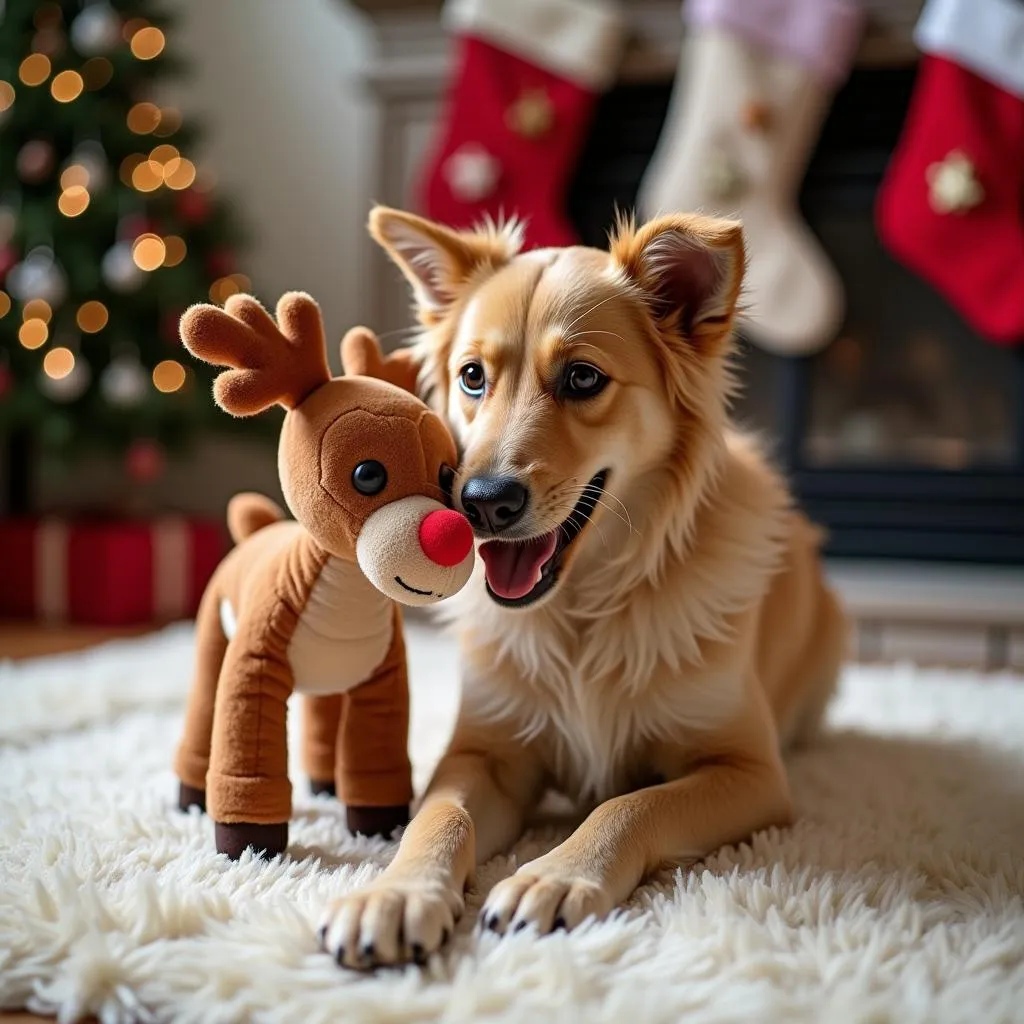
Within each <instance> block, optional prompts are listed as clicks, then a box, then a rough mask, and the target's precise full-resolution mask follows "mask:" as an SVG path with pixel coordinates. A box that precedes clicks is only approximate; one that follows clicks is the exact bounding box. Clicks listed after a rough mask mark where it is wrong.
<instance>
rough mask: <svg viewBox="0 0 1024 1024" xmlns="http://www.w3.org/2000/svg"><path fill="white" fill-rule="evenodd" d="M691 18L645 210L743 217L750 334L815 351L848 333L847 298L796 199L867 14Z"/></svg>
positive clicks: (846, 7) (793, 350)
mask: <svg viewBox="0 0 1024 1024" xmlns="http://www.w3.org/2000/svg"><path fill="white" fill-rule="evenodd" d="M683 15H684V18H685V20H686V22H687V25H688V31H687V42H686V45H685V47H684V50H683V54H682V56H681V58H680V65H679V71H678V74H677V78H676V85H675V89H674V91H673V95H672V101H671V103H670V106H669V112H668V116H667V118H666V122H665V127H664V128H663V130H662V135H661V138H660V140H659V142H658V148H657V151H656V152H655V155H654V158H653V159H652V161H651V165H650V167H649V168H648V170H647V173H646V174H645V176H644V181H643V183H642V185H641V190H640V205H641V209H642V210H643V213H644V214H645V215H646V216H653V215H654V214H657V213H665V212H669V211H672V210H703V211H705V212H709V213H710V212H713V213H718V214H722V215H726V216H735V217H738V218H740V219H741V220H742V221H743V227H744V234H745V239H746V245H747V253H748V258H749V270H748V273H747V278H746V287H745V289H744V299H745V302H746V303H747V309H748V320H747V322H746V323H745V324H744V328H743V330H744V333H745V334H746V335H748V336H749V337H750V339H751V340H752V341H754V342H755V343H757V344H758V345H760V346H761V347H763V348H765V349H767V350H769V351H772V352H777V353H782V354H803V353H808V352H812V351H814V350H816V349H818V348H820V347H822V346H824V345H826V344H828V342H829V341H830V340H831V338H832V335H833V334H834V333H835V331H836V330H837V329H838V327H839V326H840V323H841V321H842V316H843V291H842V287H841V284H840V281H839V278H838V275H837V274H836V272H835V270H834V269H833V267H832V265H831V264H830V263H829V261H828V259H827V258H826V256H825V254H824V252H823V251H822V249H821V247H820V245H819V244H818V242H817V240H816V239H815V237H814V236H813V235H812V233H811V231H810V229H809V228H808V227H807V225H806V224H805V223H804V222H803V220H802V219H801V217H800V214H799V212H798V210H797V194H798V192H799V189H800V184H801V182H802V180H803V176H804V171H805V169H806V165H807V161H808V159H809V158H810V155H811V151H812V149H813V147H814V144H815V142H816V140H817V137H818V133H819V131H820V128H821V122H822V120H823V119H824V117H825V114H826V113H827V111H828V108H829V104H830V102H831V97H832V93H833V91H834V90H835V88H836V87H837V86H838V85H839V84H840V83H841V82H842V81H843V79H844V78H845V77H846V75H847V73H848V71H849V68H850V66H851V64H852V62H853V57H854V54H855V51H856V47H857V43H858V40H859V37H860V31H861V26H862V20H863V19H862V11H861V8H860V6H859V4H858V3H857V2H856V0H688V2H687V3H686V4H685V5H684V7H683Z"/></svg>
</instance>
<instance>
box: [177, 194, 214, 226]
mask: <svg viewBox="0 0 1024 1024" xmlns="http://www.w3.org/2000/svg"><path fill="white" fill-rule="evenodd" d="M177 208H178V216H179V217H181V219H182V220H183V221H185V222H186V223H188V224H202V223H203V222H204V221H206V220H207V219H208V218H209V216H210V200H209V199H207V197H206V196H205V195H203V193H202V192H197V191H196V190H195V189H194V188H187V189H185V190H184V191H182V192H179V193H178V199H177Z"/></svg>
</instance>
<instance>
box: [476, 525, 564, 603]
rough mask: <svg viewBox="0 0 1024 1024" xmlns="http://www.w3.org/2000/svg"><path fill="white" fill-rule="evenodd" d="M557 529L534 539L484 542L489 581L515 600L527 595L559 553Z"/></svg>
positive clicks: (500, 591) (494, 587)
mask: <svg viewBox="0 0 1024 1024" xmlns="http://www.w3.org/2000/svg"><path fill="white" fill-rule="evenodd" d="M557 542H558V536H557V534H556V533H555V531H554V530H552V531H551V533H546V534H545V535H544V536H543V537H534V538H533V539H532V540H522V541H519V540H517V541H503V540H489V541H487V542H486V543H484V544H481V545H480V557H481V558H482V559H483V560H484V568H485V569H486V571H487V584H488V586H489V587H490V588H491V590H493V591H494V593H495V594H497V595H498V597H504V598H506V599H507V600H510V601H515V600H516V599H518V598H520V597H525V596H526V595H527V594H528V593H529V592H530V591H531V590H533V588H534V587H535V586H536V585H537V583H538V581H539V580H540V571H541V569H542V568H543V566H544V563H545V562H546V561H547V560H548V559H549V558H550V557H551V556H552V555H553V554H554V553H555V545H556V544H557Z"/></svg>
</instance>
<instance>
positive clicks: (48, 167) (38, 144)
mask: <svg viewBox="0 0 1024 1024" xmlns="http://www.w3.org/2000/svg"><path fill="white" fill-rule="evenodd" d="M55 159H56V158H55V155H54V152H53V146H52V145H50V143H49V142H47V141H46V140H45V139H31V140H30V141H28V142H26V143H25V145H24V146H22V147H21V149H19V150H18V159H17V168H18V177H19V178H21V180H22V181H24V182H25V183H26V184H27V185H38V184H39V183H40V182H42V181H45V180H46V179H47V178H48V177H49V176H50V173H51V172H52V171H53V165H54V161H55Z"/></svg>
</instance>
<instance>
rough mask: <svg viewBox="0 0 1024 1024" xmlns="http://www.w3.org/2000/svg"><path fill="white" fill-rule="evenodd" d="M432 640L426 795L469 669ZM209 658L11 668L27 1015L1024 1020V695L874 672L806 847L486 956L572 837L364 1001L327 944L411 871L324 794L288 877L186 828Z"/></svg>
mask: <svg viewBox="0 0 1024 1024" xmlns="http://www.w3.org/2000/svg"><path fill="white" fill-rule="evenodd" d="M409 631H410V640H411V658H412V662H413V667H414V671H413V679H414V704H413V717H414V726H413V738H412V750H413V755H414V760H415V763H416V769H417V781H418V783H419V784H420V785H422V784H423V782H424V781H425V779H426V777H427V775H428V774H429V772H430V769H431V767H432V765H433V763H434V761H435V760H436V758H437V757H438V755H439V754H440V752H441V750H442V748H443V746H444V743H445V740H446V738H447V733H448V730H449V727H450V724H451V720H452V715H453V713H454V709H455V706H456V700H457V692H456V684H455V678H456V673H455V660H456V659H455V654H454V651H453V650H452V648H451V646H450V645H449V643H448V641H447V640H446V639H444V638H442V637H440V636H439V635H437V634H435V633H434V632H433V631H432V630H431V629H430V628H429V627H427V626H424V625H421V624H419V623H416V624H413V625H412V626H410V630H409ZM191 639H192V638H191V632H190V631H189V629H188V628H186V627H182V626H179V627H172V628H171V629H168V630H166V631H164V632H163V633H160V634H158V635H156V636H155V637H152V638H149V639H145V640H141V641H132V642H123V643H117V644H111V645H107V646H105V647H103V648H99V649H96V650H94V651H92V652H90V653H88V654H86V655H74V656H64V657H59V658H50V659H46V660H42V661H37V662H30V663H23V664H20V665H6V666H2V667H0V1005H2V1006H4V1007H8V1008H14V1007H21V1006H25V1005H28V1006H30V1007H31V1008H33V1009H35V1010H37V1011H40V1012H50V1013H59V1014H60V1016H61V1017H62V1018H63V1019H65V1020H72V1019H75V1018H76V1017H77V1016H79V1015H82V1014H95V1015H97V1016H99V1018H100V1019H101V1020H103V1021H111V1022H113V1021H128V1020H170V1019H174V1020H183V1021H239V1020H249V1019H253V1020H261V1021H302V1022H319V1021H324V1022H328V1021H329V1022H331V1024H335V1022H337V1021H339V1020H354V1021H359V1020H366V1021H387V1022H401V1021H420V1020H440V1021H449V1022H455V1021H482V1020H489V1021H490V1020H493V1021H513V1020H515V1021H519V1020H523V1021H545V1020H559V1021H587V1022H602V1021H609V1022H611V1021H616V1022H620V1021H636V1022H639V1021H645V1022H646V1021H651V1022H662V1021H663V1022H666V1024H667V1022H673V1024H674V1022H677V1021H680V1020H682V1019H684V1018H685V1019H686V1020H688V1021H756V1020H765V1021H768V1020H771V1021H779V1020H806V1021H821V1020H842V1021H847V1020H849V1021H871V1022H880V1021H899V1022H901V1024H907V1022H918V1021H920V1022H924V1021H928V1022H936V1021H966V1020H970V1021H973V1022H981V1021H985V1022H988V1021H997V1020H998V1021H1003V1020H1005V1021H1010V1020H1024V908H1022V897H1024V679H1020V678H1016V677H1012V676H995V677H994V676H987V677H978V676H972V675H969V674H963V673H960V674H953V673H935V672H923V671H916V670H914V669H912V668H909V667H902V668H898V669H889V670H885V669H859V668H858V669H851V670H849V672H848V673H847V675H846V677H845V680H844V684H843V687H842V692H841V695H840V697H839V699H838V701H837V703H836V705H835V707H834V709H833V711H832V714H831V729H830V731H829V733H828V734H827V735H826V736H825V737H824V738H823V739H822V741H821V743H820V745H818V746H817V747H815V748H814V749H810V750H807V751H805V752H803V753H801V754H800V755H798V756H796V757H794V758H793V760H792V762H791V764H792V768H791V770H792V779H793V788H794V792H795V797H796V801H797V804H798V808H799V811H800V820H799V823H798V824H797V825H796V826H795V827H794V828H792V829H790V830H788V831H784V832H769V833H764V834H761V835H758V836H756V837H755V838H754V839H753V841H752V842H751V843H750V844H743V845H740V846H738V847H735V848H728V849H725V850H722V851H720V852H718V853H717V854H715V855H714V856H713V857H710V858H708V859H707V860H706V861H704V862H702V863H701V864H699V865H696V866H694V867H692V868H690V869H688V870H687V869H675V870H666V871H665V872H664V873H662V874H661V875H660V876H658V877H657V878H654V879H652V880H650V881H649V882H648V884H646V885H644V886H643V888H641V889H640V890H639V891H638V892H637V893H636V894H635V896H634V897H633V898H632V899H631V900H630V902H629V903H628V905H627V906H626V907H625V908H623V910H622V911H621V912H620V913H618V914H617V916H615V917H613V918H612V919H610V920H608V921H606V922H604V923H601V924H596V925H590V926H587V927H584V928H583V929H581V930H579V931H578V932H575V933H573V934H568V935H567V934H565V933H559V934H556V935H553V936H551V937H549V938H544V939H538V938H536V936H534V935H531V934H530V933H525V932H524V933H521V934H517V935H513V936H510V937H509V938H506V939H499V938H497V937H496V936H493V935H490V934H488V935H486V936H477V935H475V934H474V933H473V923H474V918H475V912H476V911H477V909H478V908H479V906H480V901H481V897H482V895H483V894H484V893H485V892H486V890H487V889H488V888H489V887H490V886H491V885H493V884H494V883H495V882H496V881H497V880H498V879H500V878H502V877H504V876H505V875H507V874H509V873H510V872H512V871H513V870H514V867H515V865H516V864H517V863H521V862H522V861H524V860H526V859H528V858H531V857H533V856H535V855H537V854H539V853H541V852H543V851H545V850H547V849H548V848H549V847H551V846H552V845H553V844H554V843H555V842H556V841H558V840H559V839H560V838H561V837H563V836H564V835H566V834H567V832H568V829H569V827H570V824H569V823H568V822H566V821H564V820H559V819H557V818H554V819H548V820H546V821H543V822H541V823H540V824H539V825H538V826H537V827H536V828H535V829H534V830H533V831H532V832H531V833H530V834H529V835H528V836H527V837H526V838H525V839H524V840H523V841H522V842H521V843H520V844H519V845H518V846H517V847H516V849H515V850H514V851H513V854H512V855H511V856H509V857H503V858H499V859H497V860H495V861H492V862H491V863H489V864H488V865H486V866H485V867H484V868H482V869H481V871H480V873H479V877H478V879H477V885H476V888H475V890H474V891H473V892H472V893H471V894H470V898H469V907H468V914H467V917H466V918H465V919H464V920H463V922H462V925H461V927H460V929H459V934H458V935H457V937H456V939H455V941H454V943H453V945H452V947H451V948H450V949H448V950H446V951H445V953H444V954H443V955H440V956H437V957H435V958H433V960H432V962H431V963H430V964H429V965H428V966H427V967H426V968H423V969H420V968H416V967H409V968H407V969H403V970H393V971H383V972H380V973H378V974H375V975H369V976H361V975H357V974H349V973H346V972H344V971H342V970H340V969H339V968H338V967H336V966H335V965H334V964H333V963H332V962H331V960H330V959H329V958H328V957H327V956H326V955H324V954H322V953H320V952H319V951H318V949H317V945H316V940H315V938H314V922H315V921H316V919H317V915H318V913H319V911H320V909H321V907H322V906H323V904H324V903H325V901H326V900H328V899H329V898H330V897H331V896H332V895H334V894H335V893H339V892H341V891H343V890H345V889H348V888H351V887H352V886H356V885H359V884H360V883H361V882H363V881H365V880H367V879H369V878H371V877H373V876H374V875H375V874H377V872H379V871H380V870H381V868H382V866H383V865H384V864H385V863H386V862H387V860H388V858H389V857H390V855H391V853H392V847H391V845H389V844H387V843H383V842H375V841H366V840H355V839H353V838H351V837H350V836H349V835H348V834H347V833H346V831H345V829H344V825H343V820H344V819H343V813H342V810H341V808H339V807H338V806H337V805H336V804H335V803H333V802H332V801H328V800H313V799H311V798H308V797H305V796H303V795H302V794H303V792H304V788H303V785H302V783H301V782H299V784H298V785H297V786H296V793H297V800H296V811H295V816H294V820H293V823H292V846H291V848H290V849H289V851H288V854H287V855H286V856H285V857H284V858H281V859H278V860H277V861H275V862H273V863H269V864H267V863H262V862H260V861H258V860H255V859H252V858H250V857H248V856H247V857H246V858H243V860H242V861H240V862H239V863H235V864H232V863H229V862H228V861H227V860H226V859H224V858H222V857H219V856H217V855H216V854H215V853H214V852H213V836H212V828H211V825H210V822H209V821H208V820H206V819H204V818H202V817H200V816H199V815H198V814H193V815H191V816H186V815H182V814H179V813H178V812H177V811H176V810H175V809H174V808H173V801H174V796H175V792H176V787H175V780H174V778H173V776H172V774H171V772H170V770H169V765H170V760H171V753H172V749H173V746H174V744H175V742H176V740H177V736H178V729H179V724H180V715H181V707H182V701H183V696H184V691H185V689H186V686H187V682H188V677H189V664H190V653H191ZM296 718H297V716H295V715H293V716H292V719H293V724H294V719H296ZM294 778H295V779H296V780H298V779H299V778H300V776H299V773H298V771H297V770H296V772H295V774H294Z"/></svg>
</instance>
